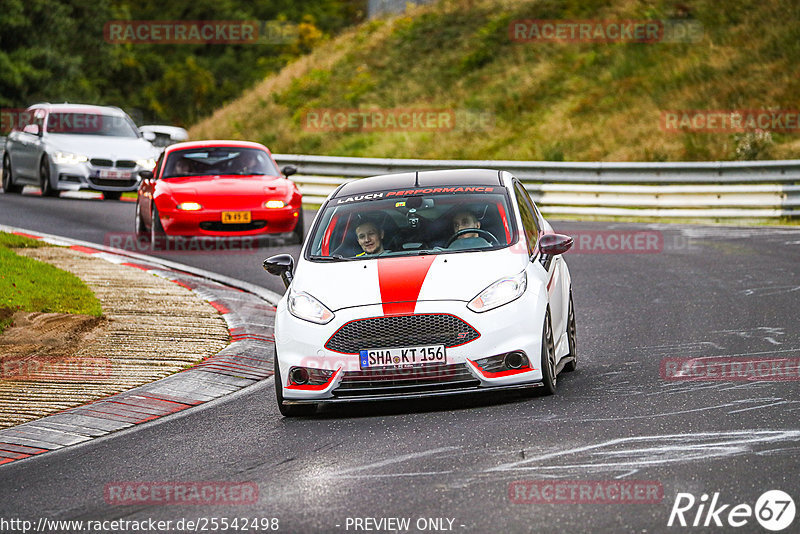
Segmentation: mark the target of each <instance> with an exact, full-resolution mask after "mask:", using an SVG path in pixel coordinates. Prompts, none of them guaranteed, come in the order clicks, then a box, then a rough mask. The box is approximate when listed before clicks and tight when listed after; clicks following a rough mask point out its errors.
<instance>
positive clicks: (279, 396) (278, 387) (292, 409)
mask: <svg viewBox="0 0 800 534" xmlns="http://www.w3.org/2000/svg"><path fill="white" fill-rule="evenodd" d="M274 362H275V364H274V366H273V368H274V369H275V400H277V401H278V410H280V412H281V415H282V416H284V417H301V416H304V415H311V414H313V413H314V412H315V411H316V410H317V407H316V405H314V404H295V405H290V406H284V404H283V385H282V384H281V371H280V369H279V368H278V356H277V354H276V355H275V360H274Z"/></svg>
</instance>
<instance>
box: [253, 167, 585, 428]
mask: <svg viewBox="0 0 800 534" xmlns="http://www.w3.org/2000/svg"><path fill="white" fill-rule="evenodd" d="M571 245H572V238H570V237H569V236H565V235H561V234H556V233H553V229H552V227H551V226H550V224H549V223H548V222H547V221H545V220H544V218H542V216H541V214H540V213H539V210H538V209H537V207H536V205H535V204H534V203H533V201H532V200H531V199H530V197H529V196H528V193H527V192H526V191H525V188H524V187H523V185H522V183H521V182H520V181H519V180H517V179H516V178H515V177H514V176H512V175H511V174H509V173H508V172H505V171H496V170H484V169H476V170H443V171H426V172H417V173H413V172H412V173H403V174H391V175H384V176H375V177H372V178H365V179H361V180H356V181H352V182H349V183H346V184H344V185H342V186H340V187H339V188H338V189H337V190H336V191H335V192H334V193H332V194H331V195H330V196H329V197H328V199H327V200H326V201H325V203H324V204H323V206H322V207H321V208H320V210H319V212H318V213H317V216H316V218H315V220H314V223H313V225H312V228H311V231H310V232H309V234H308V237H307V238H306V242H305V244H304V245H303V248H302V252H301V257H300V259H299V261H298V263H297V267H296V269H295V265H294V260H293V259H292V257H291V256H289V255H287V254H281V255H278V256H273V257H271V258H269V259H267V260H265V261H264V268H265V269H266V270H267V271H268V272H270V273H272V274H275V275H280V276H281V277H282V278H283V281H284V283H285V284H286V286H287V288H288V289H287V291H286V294H285V295H284V296H283V298H282V299H281V300H280V302H279V303H278V307H277V315H276V318H275V390H276V393H277V400H278V406H279V408H280V411H281V413H282V414H283V415H284V416H294V415H308V414H310V413H312V412H313V411H314V410H315V408H316V406H317V405H318V404H321V403H341V402H353V401H367V400H387V399H407V398H415V397H421V396H439V395H453V394H462V393H476V392H491V391H498V390H508V389H525V390H528V391H531V392H535V391H541V392H543V393H545V394H552V393H554V392H555V389H556V377H557V376H558V373H559V372H560V371H561V370H564V371H572V370H574V369H575V366H576V363H577V353H576V349H575V346H576V345H575V312H574V309H573V305H572V284H571V278H570V273H569V270H568V269H567V264H566V262H565V261H564V259H563V258H562V257H561V254H563V253H564V252H566V251H567V250H568V249H569V248H570V246H571Z"/></svg>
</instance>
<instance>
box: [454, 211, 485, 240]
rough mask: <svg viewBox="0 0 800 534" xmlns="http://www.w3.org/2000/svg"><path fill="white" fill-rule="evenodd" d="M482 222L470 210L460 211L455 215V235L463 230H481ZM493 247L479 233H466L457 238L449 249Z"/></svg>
mask: <svg viewBox="0 0 800 534" xmlns="http://www.w3.org/2000/svg"><path fill="white" fill-rule="evenodd" d="M480 227H481V222H480V221H479V220H478V218H477V217H476V216H475V214H474V213H472V212H471V211H469V210H458V211H457V212H455V213H454V214H453V234H457V233H458V232H460V231H462V230H469V229H472V228H474V229H475V230H480ZM490 246H492V244H491V243H489V242H488V241H487V240H486V239H484V238H483V237H481V236H480V235H479V234H478V233H477V232H464V233H463V234H461V235H459V236H457V237H456V238H455V239H454V240H453V242H452V243H450V245H449V246H448V247H447V248H450V249H462V248H481V247H490Z"/></svg>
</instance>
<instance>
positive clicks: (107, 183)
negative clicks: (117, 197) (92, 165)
mask: <svg viewBox="0 0 800 534" xmlns="http://www.w3.org/2000/svg"><path fill="white" fill-rule="evenodd" d="M89 181H90V182H91V183H92V184H94V185H99V186H101V187H133V186H135V185H136V184H137V183H138V182H137V181H136V180H135V179H133V180H107V179H105V178H89Z"/></svg>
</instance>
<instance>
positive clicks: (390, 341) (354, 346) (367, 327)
mask: <svg viewBox="0 0 800 534" xmlns="http://www.w3.org/2000/svg"><path fill="white" fill-rule="evenodd" d="M480 336H481V335H480V334H479V333H478V331H477V330H475V329H474V328H472V327H471V326H470V325H469V324H467V323H466V322H464V321H462V320H461V319H459V318H458V317H456V316H455V315H449V314H444V313H430V314H417V315H396V316H389V317H373V318H371V319H356V320H354V321H350V322H348V323H345V324H344V325H342V327H341V328H339V330H337V331H336V332H335V333H334V334H333V335H332V336H331V337H330V339H329V340H328V342H327V343H326V344H325V348H327V349H328V350H333V351H336V352H341V353H344V354H358V352H359V351H361V350H363V349H383V348H391V347H414V346H419V345H444V346H445V347H456V346H458V345H463V344H464V343H469V342H470V341H473V340H475V339H478V338H479V337H480Z"/></svg>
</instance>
